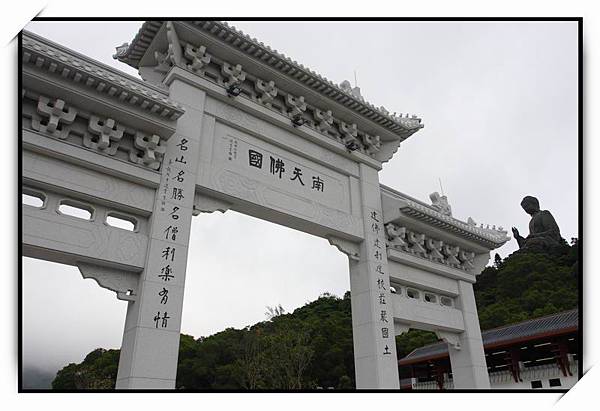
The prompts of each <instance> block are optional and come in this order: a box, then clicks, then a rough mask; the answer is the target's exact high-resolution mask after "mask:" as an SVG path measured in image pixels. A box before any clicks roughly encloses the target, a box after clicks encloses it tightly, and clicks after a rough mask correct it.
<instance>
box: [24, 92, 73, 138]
mask: <svg viewBox="0 0 600 411" xmlns="http://www.w3.org/2000/svg"><path fill="white" fill-rule="evenodd" d="M37 112H38V114H40V115H41V116H42V117H47V118H48V124H46V125H45V126H42V125H41V123H36V124H32V126H33V128H34V129H36V130H38V131H44V132H47V133H49V134H51V135H53V136H54V137H58V138H60V139H62V140H64V139H65V138H67V137H68V135H69V131H68V129H66V128H65V127H64V126H65V125H69V124H72V123H73V121H75V117H76V116H77V110H76V109H75V108H74V107H67V106H66V105H65V102H64V101H63V100H61V99H56V100H55V101H54V102H52V103H51V102H50V99H49V98H48V97H46V96H40V97H39V99H38V105H37ZM59 125H61V126H63V127H61V128H62V129H59Z"/></svg>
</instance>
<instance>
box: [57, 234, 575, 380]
mask: <svg viewBox="0 0 600 411" xmlns="http://www.w3.org/2000/svg"><path fill="white" fill-rule="evenodd" d="M577 256H578V244H577V241H576V240H575V239H574V240H572V242H571V245H568V244H566V243H565V244H564V245H562V246H560V247H557V248H556V250H553V251H552V253H550V254H542V253H524V252H517V253H514V254H512V255H511V256H509V257H507V258H506V259H504V260H502V259H501V258H500V257H499V256H497V255H496V258H495V260H494V265H493V266H491V267H487V268H486V269H485V270H484V271H483V273H482V274H481V275H479V277H478V279H477V284H476V286H475V297H476V300H477V306H478V309H479V318H480V323H481V328H482V329H484V330H485V329H489V328H494V327H498V326H501V325H505V324H510V323H514V322H518V321H521V320H525V319H528V318H534V317H539V316H542V315H546V314H550V313H555V312H559V311H563V310H567V309H571V308H575V307H577V296H578V293H577V273H576V271H577V264H576V262H577ZM434 341H436V337H435V335H434V334H433V333H429V332H423V331H416V330H414V331H410V332H409V333H407V334H404V335H402V336H399V337H397V338H396V342H397V351H398V358H402V357H404V356H405V355H407V354H408V353H409V352H410V351H412V350H413V349H414V348H417V347H420V346H422V345H425V344H428V343H431V342H434ZM118 359H119V350H104V349H101V348H99V349H97V350H94V351H93V352H91V353H90V354H88V356H87V357H86V358H85V359H84V361H83V362H82V363H80V364H69V365H67V366H66V367H65V368H63V369H62V370H60V371H59V372H58V374H57V376H56V378H55V379H54V381H53V383H52V387H53V388H54V389H102V388H114V382H115V380H116V374H117V365H118ZM176 385H177V388H182V389H185V388H188V389H208V390H211V389H283V390H293V389H312V388H317V387H324V388H329V387H334V388H338V389H348V388H354V359H353V348H352V321H351V310H350V293H349V292H347V293H346V294H345V295H344V297H343V298H339V297H336V296H333V295H330V294H323V295H322V296H321V297H319V298H318V299H317V300H315V301H313V302H311V303H308V304H306V305H305V306H303V307H300V308H298V309H296V310H295V311H294V312H293V313H285V312H284V311H283V309H282V308H281V307H274V308H271V309H270V314H269V319H268V320H266V321H263V322H260V323H257V324H255V325H253V326H250V327H246V328H244V329H241V330H237V329H233V328H228V329H226V330H224V331H221V332H219V333H217V334H214V335H211V336H209V337H200V338H198V339H194V337H192V336H189V335H182V336H181V344H180V349H179V364H178V371H177V383H176Z"/></svg>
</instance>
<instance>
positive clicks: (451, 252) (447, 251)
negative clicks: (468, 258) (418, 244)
mask: <svg viewBox="0 0 600 411" xmlns="http://www.w3.org/2000/svg"><path fill="white" fill-rule="evenodd" d="M459 251H460V249H459V247H458V246H451V245H449V244H444V246H443V247H442V252H443V253H444V255H445V256H446V264H447V265H449V266H450V267H455V268H458V267H460V261H458V258H456V257H457V256H458V252H459Z"/></svg>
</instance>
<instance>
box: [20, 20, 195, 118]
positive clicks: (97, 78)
mask: <svg viewBox="0 0 600 411" xmlns="http://www.w3.org/2000/svg"><path fill="white" fill-rule="evenodd" d="M22 53H23V64H24V65H34V66H36V67H37V68H39V69H42V70H46V71H49V72H50V73H55V74H57V75H58V74H60V76H61V77H62V78H64V79H66V80H69V81H72V82H74V83H79V84H82V85H85V86H87V87H88V88H90V89H95V90H96V91H97V92H98V93H102V94H104V95H106V96H107V97H108V98H114V99H118V100H122V101H127V102H128V103H129V104H131V105H133V106H137V107H139V108H140V109H142V110H145V111H147V112H149V113H151V114H152V115H155V116H158V117H163V118H167V119H170V120H176V119H178V118H179V117H180V116H181V115H182V114H183V113H184V109H183V107H182V106H181V105H179V104H178V103H176V102H174V101H171V100H169V98H168V94H167V93H166V92H165V91H164V90H161V89H159V88H157V87H154V86H152V85H150V84H147V83H146V82H144V81H142V80H139V79H136V78H135V77H132V76H129V75H128V74H125V73H122V72H120V71H118V70H116V69H114V68H112V67H109V66H107V65H105V64H103V63H100V62H99V61H96V60H93V59H91V58H89V57H87V56H84V55H82V54H80V53H77V52H75V51H73V50H70V49H68V48H66V47H63V46H61V45H59V44H56V43H54V42H52V41H50V40H48V39H45V38H43V37H41V36H38V35H36V34H34V33H31V32H28V31H25V30H24V31H23V37H22Z"/></svg>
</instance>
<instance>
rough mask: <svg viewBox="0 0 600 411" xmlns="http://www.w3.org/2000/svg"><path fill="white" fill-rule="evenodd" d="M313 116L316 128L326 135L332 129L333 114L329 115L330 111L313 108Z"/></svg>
mask: <svg viewBox="0 0 600 411" xmlns="http://www.w3.org/2000/svg"><path fill="white" fill-rule="evenodd" d="M313 115H314V118H315V121H316V123H317V128H318V129H319V131H320V132H321V133H326V132H327V131H329V130H331V129H333V114H332V113H331V110H327V111H322V110H319V109H318V108H315V110H314V112H313Z"/></svg>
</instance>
